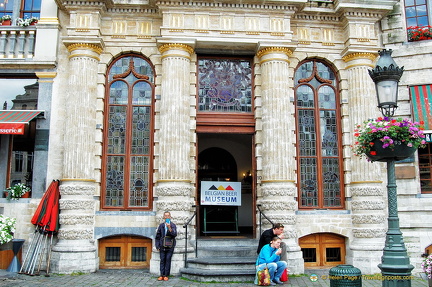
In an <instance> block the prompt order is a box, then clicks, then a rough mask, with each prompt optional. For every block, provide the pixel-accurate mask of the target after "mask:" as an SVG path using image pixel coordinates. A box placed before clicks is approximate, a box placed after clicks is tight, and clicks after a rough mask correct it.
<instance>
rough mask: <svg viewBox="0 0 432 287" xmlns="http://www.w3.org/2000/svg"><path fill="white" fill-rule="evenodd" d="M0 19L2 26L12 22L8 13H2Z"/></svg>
mask: <svg viewBox="0 0 432 287" xmlns="http://www.w3.org/2000/svg"><path fill="white" fill-rule="evenodd" d="M0 20H1V24H2V26H10V25H11V22H12V17H11V16H10V15H3V16H2V17H1V19H0Z"/></svg>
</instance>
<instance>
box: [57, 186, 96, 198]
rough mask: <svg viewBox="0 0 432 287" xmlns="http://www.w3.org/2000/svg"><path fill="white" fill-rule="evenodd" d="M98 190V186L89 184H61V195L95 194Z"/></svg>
mask: <svg viewBox="0 0 432 287" xmlns="http://www.w3.org/2000/svg"><path fill="white" fill-rule="evenodd" d="M95 192H96V186H89V185H84V186H83V185H60V194H61V195H87V196H93V195H94V194H95Z"/></svg>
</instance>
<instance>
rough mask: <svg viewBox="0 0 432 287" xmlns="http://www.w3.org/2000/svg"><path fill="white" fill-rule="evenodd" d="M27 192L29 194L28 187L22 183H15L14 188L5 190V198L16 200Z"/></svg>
mask: <svg viewBox="0 0 432 287" xmlns="http://www.w3.org/2000/svg"><path fill="white" fill-rule="evenodd" d="M27 192H30V187H28V186H26V185H25V184H22V183H17V184H15V185H14V186H11V187H8V188H6V190H5V193H6V194H7V195H6V198H7V199H8V200H11V199H13V200H18V199H19V198H21V197H23V195H24V194H26V193H27Z"/></svg>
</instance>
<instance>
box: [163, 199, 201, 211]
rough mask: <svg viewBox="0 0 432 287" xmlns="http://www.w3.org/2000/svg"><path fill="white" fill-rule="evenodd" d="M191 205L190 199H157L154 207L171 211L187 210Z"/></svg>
mask: <svg viewBox="0 0 432 287" xmlns="http://www.w3.org/2000/svg"><path fill="white" fill-rule="evenodd" d="M192 205H193V202H192V201H190V202H188V201H157V202H156V209H157V210H159V211H161V212H164V211H166V210H168V211H170V212H171V213H173V211H189V210H190V209H191V208H192Z"/></svg>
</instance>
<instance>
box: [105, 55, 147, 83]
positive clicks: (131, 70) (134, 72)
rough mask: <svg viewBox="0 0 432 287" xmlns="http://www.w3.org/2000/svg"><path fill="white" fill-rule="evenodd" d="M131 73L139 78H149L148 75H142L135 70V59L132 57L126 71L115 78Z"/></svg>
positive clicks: (124, 76)
mask: <svg viewBox="0 0 432 287" xmlns="http://www.w3.org/2000/svg"><path fill="white" fill-rule="evenodd" d="M130 73H132V74H133V75H134V76H135V77H136V78H138V79H144V80H148V79H149V77H148V76H146V75H142V74H138V73H137V72H136V71H135V66H134V61H133V58H132V57H131V58H130V60H129V67H128V69H127V70H126V71H125V72H124V73H121V74H117V75H114V76H113V78H114V79H119V78H126V77H127V76H129V74H130Z"/></svg>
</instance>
